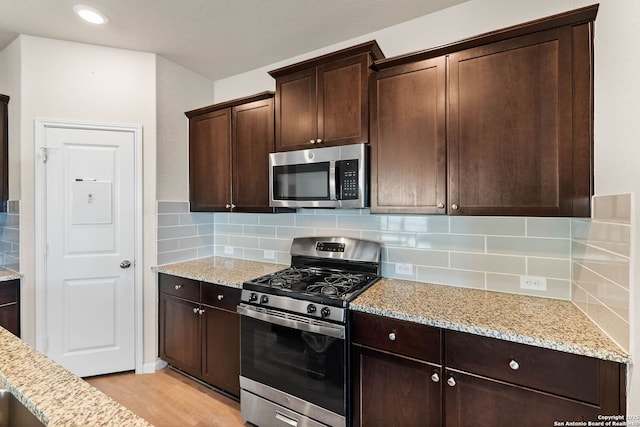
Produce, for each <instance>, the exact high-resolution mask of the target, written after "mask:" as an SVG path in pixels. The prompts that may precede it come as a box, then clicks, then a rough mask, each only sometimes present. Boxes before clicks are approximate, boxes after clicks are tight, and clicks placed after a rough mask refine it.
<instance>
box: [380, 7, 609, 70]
mask: <svg viewBox="0 0 640 427" xmlns="http://www.w3.org/2000/svg"><path fill="white" fill-rule="evenodd" d="M598 7H599V5H598V4H594V5H591V6H586V7H583V8H579V9H574V10H570V11H568V12H563V13H559V14H556V15H551V16H548V17H546V18H541V19H536V20H533V21H528V22H524V23H522V24H517V25H513V26H510V27H505V28H502V29H499V30H495V31H491V32H488V33H483V34H480V35H477V36H474V37H470V38H467V39H462V40H459V41H457V42H453V43H449V44H446V45H442V46H437V47H434V48H431V49H425V50H422V51H417V52H413V53H408V54H405V55H399V56H395V57H393V58H387V59H380V60H377V61H375V62H374V64H373V66H372V68H373V69H375V70H377V71H380V70H383V69H385V68H389V67H394V66H397V65H403V64H407V63H410V62H415V61H421V60H423V59H428V58H434V57H436V56H441V55H448V54H450V53H453V52H457V51H460V50H465V49H470V48H473V47H478V46H482V45H484V44H489V43H494V42H498V41H502V40H506V39H510V38H514V37H520V36H524V35H527V34H531V33H535V32H538V31H544V30H549V29H552V28H557V27H562V26H565V25H577V24H582V23H586V22H590V21H594V20H595V19H596V15H597V13H598Z"/></svg>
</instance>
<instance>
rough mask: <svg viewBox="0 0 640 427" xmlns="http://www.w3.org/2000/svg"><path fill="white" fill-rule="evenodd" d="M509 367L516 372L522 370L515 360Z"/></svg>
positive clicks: (512, 360)
mask: <svg viewBox="0 0 640 427" xmlns="http://www.w3.org/2000/svg"><path fill="white" fill-rule="evenodd" d="M509 367H510V368H511V369H513V370H514V371H515V370H517V369H518V368H520V364H519V363H518V362H516V361H515V360H514V359H511V362H509Z"/></svg>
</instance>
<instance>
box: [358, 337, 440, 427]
mask: <svg viewBox="0 0 640 427" xmlns="http://www.w3.org/2000/svg"><path fill="white" fill-rule="evenodd" d="M355 349H356V350H355V354H356V358H357V364H358V366H359V371H358V375H357V377H358V381H357V382H356V384H355V396H356V399H355V405H354V426H369V427H376V426H380V427H392V426H397V427H405V426H425V427H430V426H433V427H438V426H441V425H442V411H441V401H442V397H441V387H440V383H439V381H438V382H434V381H432V379H431V377H432V376H433V375H437V376H438V378H439V377H440V376H441V374H440V370H441V368H440V367H438V366H434V365H431V364H428V363H426V362H421V361H418V360H412V359H409V358H405V357H401V356H396V355H392V354H388V353H384V352H380V351H375V350H370V349H367V348H362V347H355Z"/></svg>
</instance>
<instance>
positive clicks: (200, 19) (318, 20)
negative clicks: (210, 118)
mask: <svg viewBox="0 0 640 427" xmlns="http://www.w3.org/2000/svg"><path fill="white" fill-rule="evenodd" d="M464 1H467V0H75V1H74V0H0V50H1V49H3V48H4V47H5V46H6V45H8V44H9V43H10V42H11V41H12V40H13V39H14V38H15V37H16V36H17V35H18V34H28V35H32V36H39V37H47V38H53V39H60V40H68V41H77V42H84V43H91V44H96V45H101V46H110V47H117V48H123V49H131V50H138V51H144V52H153V53H157V54H159V55H161V56H163V57H165V58H167V59H170V60H172V61H174V62H176V63H178V64H180V65H183V66H184V67H186V68H189V69H191V70H193V71H196V72H198V73H200V74H202V75H204V76H207V77H209V78H211V79H214V80H217V79H220V78H224V77H228V76H231V75H234V74H238V73H241V72H244V71H248V70H252V69H255V68H259V67H262V66H265V65H268V64H272V63H275V62H278V61H281V60H284V59H287V58H291V57H294V56H297V55H300V54H303V53H306V52H309V51H312V50H315V49H319V48H322V47H325V46H330V45H332V44H335V43H338V42H341V41H344V40H348V39H351V38H354V37H358V36H361V35H363V34H367V33H371V32H374V31H377V30H380V29H382V28H386V27H389V26H392V25H395V24H399V23H401V22H405V21H408V20H410V19H413V18H416V17H419V16H422V15H426V14H429V13H432V12H435V11H437V10H440V9H444V8H447V7H450V6H453V5H456V4H459V3H463V2H464ZM77 3H83V4H86V5H88V6H92V7H95V8H97V9H100V10H101V11H103V12H104V13H105V14H106V15H107V16H108V17H109V23H108V24H107V25H105V26H94V25H91V24H87V23H84V22H82V21H81V20H80V19H79V18H78V17H77V16H76V15H75V14H74V12H73V11H72V7H73V5H74V4H77Z"/></svg>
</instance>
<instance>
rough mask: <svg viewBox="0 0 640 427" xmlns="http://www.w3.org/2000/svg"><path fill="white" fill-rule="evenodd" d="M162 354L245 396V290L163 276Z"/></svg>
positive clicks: (181, 367) (183, 368) (175, 364)
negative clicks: (242, 324)
mask: <svg viewBox="0 0 640 427" xmlns="http://www.w3.org/2000/svg"><path fill="white" fill-rule="evenodd" d="M159 285H160V298H159V310H158V320H159V356H160V358H161V359H163V360H165V361H166V362H167V363H169V364H170V365H171V366H173V367H174V368H176V369H179V370H181V371H184V372H186V373H188V374H189V375H192V376H194V377H196V378H198V379H200V380H202V381H204V382H206V383H208V384H210V385H212V386H214V387H216V388H217V389H220V390H222V391H224V392H226V393H229V394H231V395H233V396H236V397H237V396H239V395H240V383H239V375H240V316H239V315H238V314H237V313H236V312H235V307H236V306H237V305H238V303H239V302H240V292H241V291H240V289H235V288H229V287H226V286H220V285H216V284H212V283H206V282H198V281H195V280H190V279H183V278H179V277H175V276H170V275H166V274H160V275H159Z"/></svg>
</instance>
